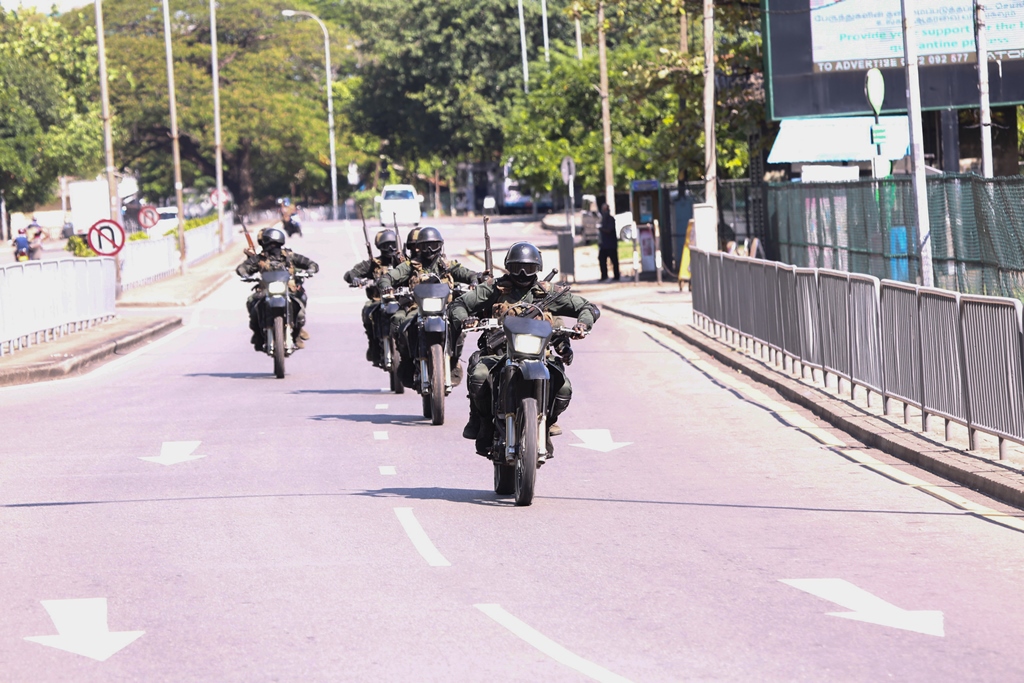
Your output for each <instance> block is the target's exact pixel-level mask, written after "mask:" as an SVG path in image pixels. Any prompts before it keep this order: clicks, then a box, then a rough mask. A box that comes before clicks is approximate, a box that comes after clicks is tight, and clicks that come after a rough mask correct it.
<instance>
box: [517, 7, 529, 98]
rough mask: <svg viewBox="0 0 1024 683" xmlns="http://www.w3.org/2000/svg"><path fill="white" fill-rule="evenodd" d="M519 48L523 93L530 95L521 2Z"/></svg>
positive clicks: (524, 25)
mask: <svg viewBox="0 0 1024 683" xmlns="http://www.w3.org/2000/svg"><path fill="white" fill-rule="evenodd" d="M519 48H520V50H521V51H522V53H523V92H524V93H527V94H529V93H530V67H529V65H528V64H527V61H526V24H525V23H523V0H519Z"/></svg>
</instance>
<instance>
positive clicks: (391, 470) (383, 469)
mask: <svg viewBox="0 0 1024 683" xmlns="http://www.w3.org/2000/svg"><path fill="white" fill-rule="evenodd" d="M380 473H381V474H398V472H397V471H396V470H395V466H394V465H381V466H380Z"/></svg>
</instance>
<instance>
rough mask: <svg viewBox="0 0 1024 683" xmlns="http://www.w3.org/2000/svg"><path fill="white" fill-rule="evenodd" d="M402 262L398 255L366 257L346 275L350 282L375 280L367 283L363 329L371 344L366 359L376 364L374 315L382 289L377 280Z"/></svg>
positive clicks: (377, 359) (378, 360)
mask: <svg viewBox="0 0 1024 683" xmlns="http://www.w3.org/2000/svg"><path fill="white" fill-rule="evenodd" d="M401 262H402V259H401V258H400V257H399V256H397V255H396V256H395V257H394V258H393V259H389V258H385V257H381V258H375V259H366V260H365V261H360V262H359V263H357V264H356V265H355V266H353V267H352V269H351V270H350V271H348V272H347V273H345V275H344V277H345V282H347V283H349V284H352V282H353V281H355V280H365V279H370V280H373V283H372V284H367V285H366V298H367V299H369V301H367V302H366V303H365V304H364V305H363V312H362V319H363V330H364V331H365V332H366V340H367V343H368V344H369V346H368V350H367V356H366V359H367V360H369V361H371V362H373V363H375V364H376V363H379V362H380V359H379V358H377V355H378V353H377V352H378V349H377V342H376V339H374V334H373V315H374V313H375V312H376V311H377V309H378V307H379V306H380V289H378V288H377V280H378V279H379V278H380V277H381V276H382V275H383V274H384V273H386V272H388V270H389V269H391V268H393V267H394V266H397V265H398V264H399V263H401Z"/></svg>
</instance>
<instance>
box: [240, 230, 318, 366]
mask: <svg viewBox="0 0 1024 683" xmlns="http://www.w3.org/2000/svg"><path fill="white" fill-rule="evenodd" d="M284 242H285V234H284V230H282V229H281V228H278V227H276V226H274V227H270V228H267V229H265V230H263V231H261V232H260V235H259V244H260V246H261V247H262V249H261V251H260V252H259V253H256V252H255V251H253V250H252V249H245V254H246V256H248V258H247V259H246V260H245V261H243V262H242V264H241V265H239V266H238V268H236V269H235V272H236V273H238V275H239V276H241V277H247V276H249V275H253V274H255V273H258V272H263V271H268V270H287V271H288V272H289V273H290V274H291V276H292V279H291V281H289V283H288V289H289V292H290V293H291V297H290V298H291V301H292V305H293V306H295V307H296V308H295V309H293V310H294V313H295V315H294V316H293V318H292V319H293V320H294V322H295V324H294V326H293V328H292V340H293V341H294V342H295V348H297V349H301V348H304V347H305V344H304V342H305V341H306V340H307V339H309V333H308V332H307V331H306V330H305V329H304V326H305V324H306V290H305V289H303V288H302V285H301V283H298V282H296V281H295V271H296V269H299V270H305V271H308V272H310V273H316V272H319V270H320V266H318V265H317V263H316V262H315V261H313V260H311V259H309V258H306V257H305V256H303V255H302V254H296V253H295V252H293V251H292V250H291V249H285V248H284ZM261 296H263V294H262V292H253V294H251V295H250V296H249V298H248V300H247V301H246V303H245V306H246V308H247V309H248V310H249V329H251V330H252V339H251V340H250V342H251V343H252V345H253V346H254V347H255V348H256V350H257V351H262V350H263V345H264V343H265V341H266V340H265V339H264V332H263V328H262V327H260V321H259V318H258V315H257V311H256V309H257V304H258V303H259V299H260V297H261Z"/></svg>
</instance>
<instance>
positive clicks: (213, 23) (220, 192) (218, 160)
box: [210, 0, 224, 251]
mask: <svg viewBox="0 0 1024 683" xmlns="http://www.w3.org/2000/svg"><path fill="white" fill-rule="evenodd" d="M210 66H211V70H212V74H213V145H214V150H215V151H214V154H215V157H214V163H215V164H216V166H215V168H216V172H217V232H218V233H219V235H220V249H221V251H223V250H224V149H223V146H222V145H221V139H220V63H219V60H218V57H217V3H216V0H210Z"/></svg>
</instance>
